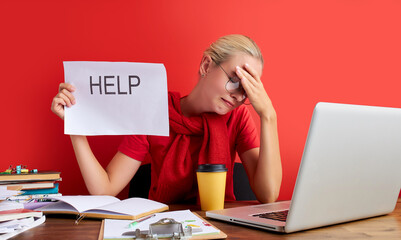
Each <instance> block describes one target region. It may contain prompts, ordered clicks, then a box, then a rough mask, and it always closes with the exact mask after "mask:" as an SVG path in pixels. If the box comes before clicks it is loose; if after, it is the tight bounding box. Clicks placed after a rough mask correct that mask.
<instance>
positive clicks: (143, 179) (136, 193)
mask: <svg viewBox="0 0 401 240" xmlns="http://www.w3.org/2000/svg"><path fill="white" fill-rule="evenodd" d="M150 168H151V166H150V164H144V165H142V166H141V167H139V169H138V171H137V172H136V174H135V176H134V177H133V178H132V180H131V182H130V187H129V193H128V195H129V197H141V198H148V196H149V189H150V181H151V177H150V176H151V175H150V171H151V170H150ZM233 178H234V179H233V180H234V195H235V198H236V199H237V200H256V197H255V194H254V193H253V192H252V189H251V187H250V185H249V181H248V176H247V175H246V172H245V169H244V166H243V165H242V163H235V164H234V172H233Z"/></svg>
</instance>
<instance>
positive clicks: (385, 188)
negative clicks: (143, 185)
mask: <svg viewBox="0 0 401 240" xmlns="http://www.w3.org/2000/svg"><path fill="white" fill-rule="evenodd" d="M400 188H401V109H398V108H385V107H372V106H359V105H348V104H336V103H318V104H317V105H316V107H315V110H314V112H313V116H312V120H311V124H310V128H309V133H308V138H307V140H306V143H305V148H304V153H303V156H302V161H301V165H300V167H299V172H298V177H297V181H296V184H295V188H294V192H293V195H292V201H285V202H277V203H272V204H261V205H253V206H245V207H237V208H229V209H224V210H214V211H208V212H206V216H208V217H211V218H216V219H220V220H224V221H229V222H233V223H238V224H243V225H247V226H253V227H258V228H263V229H266V230H272V231H278V232H286V233H290V232H295V231H300V230H306V229H311V228H316V227H322V226H327V225H332V224H337V223H343V222H347V221H353V220H358V219H363V218H368V217H373V216H379V215H384V214H387V213H390V212H392V211H393V210H394V208H395V205H396V203H397V198H398V195H399V194H400Z"/></svg>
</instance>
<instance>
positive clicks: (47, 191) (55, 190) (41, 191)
mask: <svg viewBox="0 0 401 240" xmlns="http://www.w3.org/2000/svg"><path fill="white" fill-rule="evenodd" d="M23 192H24V193H22V194H21V195H34V194H55V193H58V183H55V184H54V187H53V188H43V189H32V190H25V191H23Z"/></svg>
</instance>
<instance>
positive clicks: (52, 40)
mask: <svg viewBox="0 0 401 240" xmlns="http://www.w3.org/2000/svg"><path fill="white" fill-rule="evenodd" d="M0 24H1V38H0V43H1V65H0V66H1V94H0V96H1V99H0V100H1V116H2V117H1V119H2V124H1V134H2V139H3V140H2V144H1V166H0V168H1V170H3V169H6V168H7V167H8V166H9V165H10V164H12V165H17V164H26V165H28V168H38V169H40V170H45V169H51V170H58V171H61V172H62V178H63V181H62V182H61V186H60V192H62V193H63V194H86V193H87V190H86V188H85V185H84V182H83V179H82V177H81V173H80V171H79V168H78V165H77V163H76V160H75V156H74V154H73V150H72V147H71V143H70V139H69V137H68V136H65V135H64V134H63V122H62V121H61V120H60V119H59V118H58V117H56V116H55V115H54V114H52V113H51V111H50V105H51V101H52V98H53V97H54V96H55V94H56V93H57V89H58V84H59V83H60V82H62V81H64V76H63V74H64V73H63V66H62V61H68V60H88V61H130V62H154V63H164V64H165V66H166V69H167V75H168V88H169V90H175V91H179V92H181V93H182V94H187V93H189V91H190V90H191V89H192V87H193V86H194V85H195V83H196V81H197V70H198V66H199V63H200V60H201V57H202V53H203V51H204V50H205V49H206V48H207V47H208V46H209V44H210V43H211V42H213V41H214V40H216V39H217V38H218V37H220V36H222V35H226V34H232V33H242V34H245V35H248V36H250V37H251V38H253V39H254V40H255V41H256V42H257V43H258V45H259V46H260V48H261V49H262V53H263V55H264V58H265V67H264V74H263V76H262V80H263V83H264V85H265V88H266V90H267V92H268V94H269V95H270V97H271V99H272V101H273V104H274V106H275V108H276V111H277V113H278V117H279V118H278V124H279V135H280V146H281V154H282V162H283V171H284V178H283V183H282V190H281V194H280V199H290V198H291V194H292V190H293V187H294V183H295V179H296V175H297V171H298V166H299V163H300V159H301V156H302V150H303V147H304V143H305V139H306V135H307V131H308V127H309V121H310V117H311V114H312V110H313V108H314V106H315V104H316V103H317V102H318V101H329V102H340V103H353V104H366V105H378V106H390V107H401V98H400V93H399V91H400V80H401V71H400V66H401V44H400V43H401V1H397V0H392V1H391V0H337V1H334V0H332V1H330V0H329V1H321V0H304V1H298V0H281V1H278V0H266V1H252V0H250V1H232V0H231V1H212V0H203V1H185V0H181V1H81V0H79V1H71V0H69V1H2V2H1V3H0ZM253 114H254V116H255V120H256V121H258V120H257V118H256V115H255V113H253ZM120 139H121V137H119V136H112V137H103V136H102V137H91V138H90V142H91V144H92V146H93V150H94V152H95V154H96V155H97V157H98V159H99V161H100V162H101V163H102V165H103V166H106V165H107V163H108V161H109V160H110V159H111V158H112V156H113V155H114V154H115V152H116V149H117V146H118V144H119V142H120ZM126 196H127V190H125V191H124V192H123V193H121V194H120V195H119V197H120V198H124V197H126Z"/></svg>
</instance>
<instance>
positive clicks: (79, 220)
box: [75, 214, 85, 225]
mask: <svg viewBox="0 0 401 240" xmlns="http://www.w3.org/2000/svg"><path fill="white" fill-rule="evenodd" d="M84 217H85V214H79V215H78V217H77V220H75V225H78V224H79V222H81V220H82V219H83V218H84Z"/></svg>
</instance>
